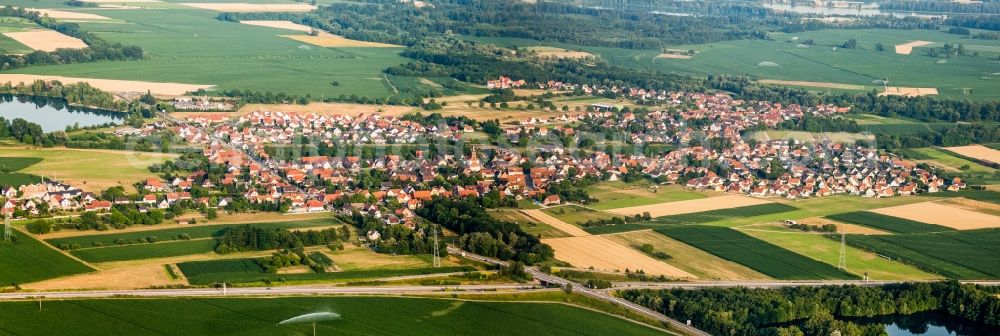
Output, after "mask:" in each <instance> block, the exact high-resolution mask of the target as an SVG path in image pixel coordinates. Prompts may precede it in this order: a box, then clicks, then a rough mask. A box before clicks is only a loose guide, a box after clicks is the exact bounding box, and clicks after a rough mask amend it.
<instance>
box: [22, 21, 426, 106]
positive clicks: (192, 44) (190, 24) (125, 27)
mask: <svg viewBox="0 0 1000 336" xmlns="http://www.w3.org/2000/svg"><path fill="white" fill-rule="evenodd" d="M31 6H38V5H31ZM177 7H178V8H170V9H134V10H103V11H99V14H100V15H103V16H107V17H110V18H112V19H115V21H113V22H108V21H88V22H80V23H79V24H80V27H81V28H82V29H83V30H85V31H90V32H95V33H96V34H98V35H99V36H100V37H102V38H104V39H106V40H108V41H113V42H122V43H127V44H134V45H138V46H140V47H142V48H143V50H145V51H146V54H147V56H146V58H147V59H145V60H141V61H123V62H99V63H84V64H66V65H55V66H37V67H28V68H23V69H18V70H16V71H12V73H30V74H41V75H62V76H70V77H93V78H106V79H123V80H141V81H154V82H174V83H186V84H205V85H217V87H216V88H215V89H216V90H230V89H240V90H243V89H250V90H256V91H262V92H263V91H271V92H285V93H290V94H300V95H306V94H309V95H311V96H312V97H314V98H323V97H331V96H339V95H341V94H344V95H348V96H350V95H352V94H356V95H359V96H368V97H387V96H389V95H391V94H392V93H393V90H392V86H395V87H396V88H397V90H402V89H403V88H410V87H414V86H418V87H419V88H423V89H427V88H430V87H431V86H429V85H424V84H420V83H409V82H407V83H393V84H392V86H390V85H389V83H387V82H386V80H385V78H384V77H383V74H382V70H384V69H385V68H388V67H389V66H392V65H396V64H400V63H405V62H406V61H407V59H406V58H404V57H402V56H400V55H399V52H400V51H401V50H402V48H323V47H318V46H313V45H307V44H304V43H302V42H298V41H294V40H292V39H289V38H285V37H281V36H279V35H297V34H302V33H301V32H295V31H291V30H284V29H277V28H268V27H259V26H250V25H243V24H239V23H235V22H223V21H219V20H216V19H215V17H216V15H218V13H217V12H214V11H209V10H201V9H194V8H190V7H185V6H180V5H178V6H177ZM262 79H266V80H262ZM334 81H336V82H339V83H340V85H338V86H334V85H331V83H332V82H334Z"/></svg>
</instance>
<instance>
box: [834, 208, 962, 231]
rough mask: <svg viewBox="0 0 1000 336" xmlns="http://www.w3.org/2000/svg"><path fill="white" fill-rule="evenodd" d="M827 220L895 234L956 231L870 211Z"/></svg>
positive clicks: (839, 215)
mask: <svg viewBox="0 0 1000 336" xmlns="http://www.w3.org/2000/svg"><path fill="white" fill-rule="evenodd" d="M826 218H829V219H832V220H835V221H838V222H844V223H851V224H858V225H862V226H867V227H872V228H876V229H879V230H883V231H888V232H895V233H924V232H942V231H955V229H952V228H950V227H947V226H941V225H935V224H927V223H921V222H918V221H913V220H909V219H904V218H899V217H893V216H886V215H883V214H878V213H874V212H868V211H855V212H845V213H840V214H835V215H830V216H826Z"/></svg>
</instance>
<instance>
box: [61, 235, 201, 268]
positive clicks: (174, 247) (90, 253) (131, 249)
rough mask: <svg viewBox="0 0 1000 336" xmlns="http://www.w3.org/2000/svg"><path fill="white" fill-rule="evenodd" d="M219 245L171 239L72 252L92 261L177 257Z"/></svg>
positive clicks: (198, 252) (198, 240)
mask: <svg viewBox="0 0 1000 336" xmlns="http://www.w3.org/2000/svg"><path fill="white" fill-rule="evenodd" d="M216 245H218V242H216V240H215V239H210V238H205V239H197V240H182V241H170V242H164V243H156V244H138V245H122V246H109V247H98V248H86V249H80V250H74V251H71V252H70V253H71V254H73V255H74V256H76V257H77V258H80V259H83V260H86V261H87V262H92V263H102V262H111V261H123V260H139V259H153V258H166V257H177V256H183V255H191V254H200V253H210V252H212V251H215V247H216Z"/></svg>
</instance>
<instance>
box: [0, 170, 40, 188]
mask: <svg viewBox="0 0 1000 336" xmlns="http://www.w3.org/2000/svg"><path fill="white" fill-rule="evenodd" d="M41 181H42V178H41V177H40V176H37V175H31V174H24V173H0V186H14V187H17V186H21V185H25V184H32V183H38V182H41Z"/></svg>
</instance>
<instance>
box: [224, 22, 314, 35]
mask: <svg viewBox="0 0 1000 336" xmlns="http://www.w3.org/2000/svg"><path fill="white" fill-rule="evenodd" d="M240 23H242V24H245V25H251V26H261V27H268V28H278V29H288V30H294V31H300V32H305V33H308V32H311V31H312V30H313V28H312V27H309V26H306V25H301V24H298V23H295V22H292V21H281V20H246V21H240Z"/></svg>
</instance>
